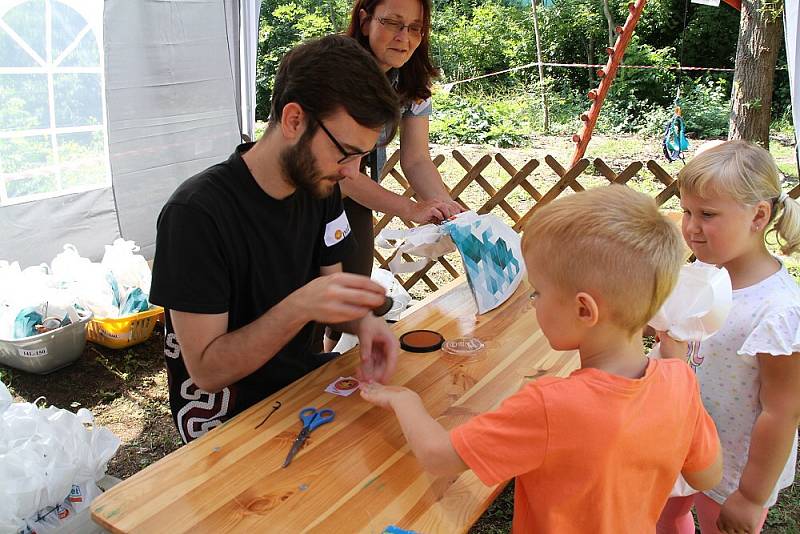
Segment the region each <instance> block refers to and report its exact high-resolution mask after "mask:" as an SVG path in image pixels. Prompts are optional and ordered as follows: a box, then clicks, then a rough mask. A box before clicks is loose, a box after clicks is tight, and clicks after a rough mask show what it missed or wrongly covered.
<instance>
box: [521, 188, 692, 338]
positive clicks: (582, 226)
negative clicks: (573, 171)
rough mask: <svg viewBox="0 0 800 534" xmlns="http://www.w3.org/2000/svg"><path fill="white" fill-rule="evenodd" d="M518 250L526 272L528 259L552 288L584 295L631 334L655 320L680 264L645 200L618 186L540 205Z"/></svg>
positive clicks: (677, 242) (679, 251)
mask: <svg viewBox="0 0 800 534" xmlns="http://www.w3.org/2000/svg"><path fill="white" fill-rule="evenodd" d="M522 250H523V253H524V255H525V259H526V262H527V263H528V265H529V266H530V264H531V262H532V260H533V259H535V260H536V261H535V263H536V268H538V269H540V270H544V271H545V272H544V273H543V274H545V275H546V276H548V277H549V278H550V279H551V280H553V282H554V283H555V284H556V285H558V286H559V287H561V288H563V289H564V290H566V291H569V292H572V293H577V292H579V291H586V292H587V293H589V294H590V295H592V296H593V297H594V298H595V299H597V300H598V303H599V304H600V306H602V307H604V308H605V309H606V310H607V311H608V313H609V318H610V320H611V321H612V322H613V323H614V324H616V325H617V326H620V327H622V328H625V329H627V330H628V331H629V332H630V333H634V332H636V331H639V330H641V328H642V327H644V326H645V325H646V324H647V321H649V320H650V319H651V318H652V317H653V316H654V315H655V314H656V312H657V311H658V309H659V308H660V307H661V304H662V303H663V302H664V300H665V299H666V298H667V296H668V295H669V293H670V292H671V291H672V289H673V287H674V286H675V283H676V281H677V279H678V272H679V270H680V266H681V264H682V263H683V248H682V245H681V236H680V232H678V229H677V227H676V226H675V225H674V224H672V223H671V222H670V221H669V220H668V219H667V218H666V217H664V216H663V215H662V214H661V213H660V212H659V210H658V207H657V206H656V203H655V201H654V200H653V199H652V198H651V197H649V196H647V195H644V194H642V193H637V192H636V191H633V190H632V189H630V188H628V187H625V186H622V185H611V186H608V187H599V188H595V189H591V190H588V191H585V192H581V193H576V194H574V195H570V196H567V197H563V198H559V199H556V200H554V201H552V202H550V203H549V204H547V205H545V206H543V207H542V208H541V209H539V210H538V211H537V212H536V213H535V214H534V215H533V217H532V219H531V221H530V222H529V223H528V225H527V227H526V228H525V234H524V236H523V238H522ZM529 268H530V267H529Z"/></svg>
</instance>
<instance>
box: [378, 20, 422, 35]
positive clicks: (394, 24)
mask: <svg viewBox="0 0 800 534" xmlns="http://www.w3.org/2000/svg"><path fill="white" fill-rule="evenodd" d="M373 18H374V19H375V20H377V21H378V22H380V23H381V24H382V25H383V26H384V27H385V28H386V29H387V30H390V31H393V32H394V33H400V32H402V31H403V30H405V29H406V28H408V33H409V34H411V35H413V36H415V37H420V36H422V32H423V30H424V28H423V26H422V24H420V23H419V22H412V23H411V24H403V23H402V22H400V21H399V20H395V19H387V18H384V17H373Z"/></svg>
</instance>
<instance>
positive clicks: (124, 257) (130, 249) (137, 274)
mask: <svg viewBox="0 0 800 534" xmlns="http://www.w3.org/2000/svg"><path fill="white" fill-rule="evenodd" d="M134 252H139V247H138V246H137V245H136V243H135V242H133V241H125V240H124V239H116V240H114V244H113V245H106V252H105V254H104V255H103V260H102V261H101V262H100V264H101V265H102V266H103V267H105V268H107V269H108V270H110V271H111V272H112V273H114V277H115V278H116V279H117V283H118V284H119V285H120V286H121V287H123V288H126V289H127V288H134V287H138V288H140V289H141V290H142V291H144V292H145V293H147V294H148V295H149V294H150V281H151V274H150V267H149V266H148V265H147V260H145V259H144V256H141V255H139V254H134Z"/></svg>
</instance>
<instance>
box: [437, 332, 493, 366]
mask: <svg viewBox="0 0 800 534" xmlns="http://www.w3.org/2000/svg"><path fill="white" fill-rule="evenodd" d="M484 347H485V345H484V343H483V341H481V340H480V339H478V338H477V337H459V338H455V339H448V340H447V341H445V342H444V343H442V352H443V353H444V357H445V358H447V359H449V360H451V361H457V362H471V361H475V360H478V359H480V358H481V356H482V354H483V349H484Z"/></svg>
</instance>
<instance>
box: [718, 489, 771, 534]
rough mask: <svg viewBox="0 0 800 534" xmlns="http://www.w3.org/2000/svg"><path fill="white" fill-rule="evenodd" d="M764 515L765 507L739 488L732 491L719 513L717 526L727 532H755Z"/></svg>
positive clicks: (727, 533) (742, 533) (744, 533)
mask: <svg viewBox="0 0 800 534" xmlns="http://www.w3.org/2000/svg"><path fill="white" fill-rule="evenodd" d="M763 515H764V507H763V506H761V505H760V504H758V503H754V502H753V501H751V500H749V499H748V498H747V497H745V496H744V495H742V494H741V493H740V492H739V491H738V490H737V491H735V492H733V493H731V494H730V496H729V497H728V499H727V500H726V501H725V503H724V504H723V505H722V509H721V510H720V513H719V519H717V528H718V529H720V530H721V531H722V532H725V533H726V534H754V533H755V532H758V525H759V523H761V517H762V516H763Z"/></svg>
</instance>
